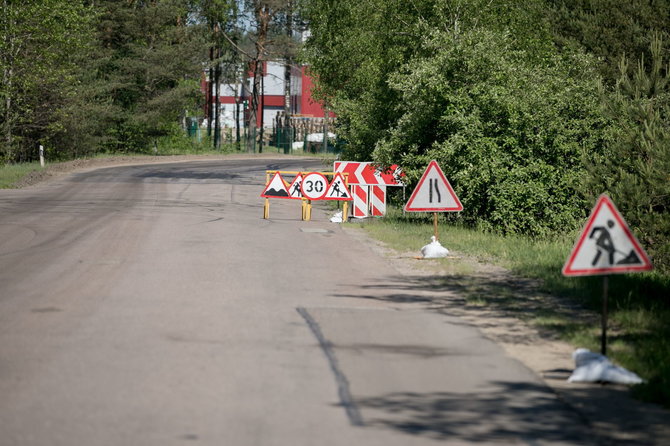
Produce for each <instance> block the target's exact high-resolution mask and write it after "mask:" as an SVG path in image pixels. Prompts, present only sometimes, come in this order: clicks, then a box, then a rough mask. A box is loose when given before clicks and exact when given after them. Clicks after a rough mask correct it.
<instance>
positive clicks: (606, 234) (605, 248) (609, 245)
mask: <svg viewBox="0 0 670 446" xmlns="http://www.w3.org/2000/svg"><path fill="white" fill-rule="evenodd" d="M613 227H614V221H613V220H607V228H605V227H604V226H596V227H594V228H593V229H592V230H591V233H590V234H589V238H590V239H592V238H594V237H596V235H597V234H598V235H597V238H596V246H597V251H598V252H597V253H596V256H595V257H594V258H593V261H592V262H591V265H593V266H595V265H596V263H598V260H600V256H601V255H602V254H603V252H607V256H608V259H609V264H610V265H613V264H614V254H615V253H616V248H615V247H614V242H613V241H612V235H611V234H610V231H609V229H612V228H613ZM608 228H609V229H608Z"/></svg>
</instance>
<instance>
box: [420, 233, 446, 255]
mask: <svg viewBox="0 0 670 446" xmlns="http://www.w3.org/2000/svg"><path fill="white" fill-rule="evenodd" d="M430 240H431V242H430V243H428V244H427V245H425V246H424V247H423V248H421V254H422V255H423V258H424V259H437V258H440V257H446V256H447V255H448V254H449V250H448V249H447V248H445V247H444V246H442V245H441V244H440V242H439V241H438V240H437V239H436V238H435V236H434V235H433V236H432V237H430Z"/></svg>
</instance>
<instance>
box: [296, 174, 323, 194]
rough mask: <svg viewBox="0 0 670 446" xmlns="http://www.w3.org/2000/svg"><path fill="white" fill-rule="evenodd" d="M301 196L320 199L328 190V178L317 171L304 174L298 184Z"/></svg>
mask: <svg viewBox="0 0 670 446" xmlns="http://www.w3.org/2000/svg"><path fill="white" fill-rule="evenodd" d="M300 188H301V190H302V196H303V197H305V198H307V199H310V200H320V199H322V198H323V197H324V196H325V195H326V192H328V180H327V179H326V177H325V176H324V175H323V174H321V173H319V172H311V173H308V174H307V175H305V177H304V178H303V179H302V184H301V185H300Z"/></svg>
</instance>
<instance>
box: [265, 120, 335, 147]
mask: <svg viewBox="0 0 670 446" xmlns="http://www.w3.org/2000/svg"><path fill="white" fill-rule="evenodd" d="M334 128H335V118H314V117H306V116H286V115H285V114H284V113H278V114H277V116H276V118H275V119H274V121H273V123H272V135H271V137H270V143H271V144H272V145H274V146H275V147H278V148H279V149H280V150H283V151H284V153H292V152H295V151H304V152H311V153H326V152H328V153H336V152H338V144H337V141H336V140H335V135H334V134H333V133H332V129H334Z"/></svg>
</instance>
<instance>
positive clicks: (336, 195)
mask: <svg viewBox="0 0 670 446" xmlns="http://www.w3.org/2000/svg"><path fill="white" fill-rule="evenodd" d="M323 199H324V200H340V201H351V200H353V199H354V198H353V197H352V196H351V193H350V192H349V188H348V187H347V186H346V184H345V183H344V178H342V174H340V173H337V174H335V178H333V181H331V183H330V186H328V190H327V191H326V195H324V196H323Z"/></svg>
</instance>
